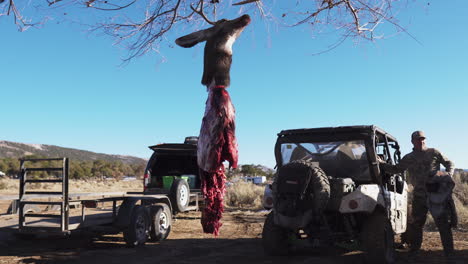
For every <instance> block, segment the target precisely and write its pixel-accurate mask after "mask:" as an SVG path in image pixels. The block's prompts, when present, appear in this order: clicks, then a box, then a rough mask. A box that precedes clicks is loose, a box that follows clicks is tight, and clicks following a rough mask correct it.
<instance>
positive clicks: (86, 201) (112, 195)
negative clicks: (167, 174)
mask: <svg viewBox="0 0 468 264" xmlns="http://www.w3.org/2000/svg"><path fill="white" fill-rule="evenodd" d="M39 161H56V162H60V161H61V162H62V166H61V167H42V168H38V167H34V166H33V167H27V166H26V163H27V162H28V163H29V162H31V163H34V162H39ZM20 163H21V168H20V175H19V177H20V179H19V180H20V184H19V197H18V200H17V201H16V204H17V206H18V222H17V223H18V225H17V226H16V225H11V224H10V225H9V223H6V222H5V223H4V225H2V226H3V227H10V228H17V229H18V232H19V233H20V234H50V235H52V234H59V235H70V234H71V232H72V231H73V230H77V229H83V228H90V229H100V230H102V229H105V230H106V231H108V232H120V231H122V230H124V229H125V228H127V226H128V225H129V223H130V221H131V218H132V213H133V209H134V208H135V206H137V204H138V203H139V202H140V203H141V205H143V206H145V209H147V211H148V212H150V209H151V206H153V205H157V204H161V203H164V204H167V206H168V207H169V208H170V210H171V211H172V206H171V202H170V200H169V198H168V197H167V195H163V194H150V193H144V192H109V193H78V194H70V193H69V182H68V178H69V177H68V176H69V160H68V158H52V159H21V160H20ZM37 171H45V172H50V171H55V172H61V175H60V177H58V178H56V179H34V178H30V177H28V172H37ZM30 183H60V184H62V186H61V187H62V188H61V189H62V190H61V191H60V192H53V191H29V190H28V189H29V188H28V185H29V184H30ZM38 199H39V200H38ZM44 200H47V201H44ZM119 201H121V202H122V203H121V204H120V206H117V202H119ZM103 202H112V211H111V212H109V211H104V212H103V211H98V212H94V214H89V215H87V214H86V210H85V208H96V205H97V204H98V203H103ZM14 205H15V202H13V203H12V206H14ZM26 205H47V206H60V214H52V213H29V212H27V211H25V210H24V209H25V206H26ZM80 206H81V215H78V216H70V207H75V208H78V207H80ZM13 211H14V209H13ZM29 218H34V219H36V220H35V221H29V222H28V221H27V219H29ZM10 222H11V221H10ZM5 225H6V226H5Z"/></svg>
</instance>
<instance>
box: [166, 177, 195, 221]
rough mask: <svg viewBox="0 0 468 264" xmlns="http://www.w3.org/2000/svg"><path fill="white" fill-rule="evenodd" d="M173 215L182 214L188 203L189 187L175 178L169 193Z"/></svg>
mask: <svg viewBox="0 0 468 264" xmlns="http://www.w3.org/2000/svg"><path fill="white" fill-rule="evenodd" d="M169 199H170V200H171V204H172V207H173V210H174V213H178V212H184V211H185V210H186V209H187V207H188V204H189V202H190V187H189V185H188V183H187V181H185V180H183V179H180V178H175V179H174V182H173V183H172V186H171V191H170V193H169Z"/></svg>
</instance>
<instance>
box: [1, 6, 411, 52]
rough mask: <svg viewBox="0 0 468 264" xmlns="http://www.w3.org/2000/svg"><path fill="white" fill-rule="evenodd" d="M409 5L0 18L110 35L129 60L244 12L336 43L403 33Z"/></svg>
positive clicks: (70, 10) (49, 9)
mask: <svg viewBox="0 0 468 264" xmlns="http://www.w3.org/2000/svg"><path fill="white" fill-rule="evenodd" d="M407 5H408V1H407V0H312V1H307V0H287V1H281V0H276V1H274V0H273V1H266V0H229V1H227V0H37V1H33V2H31V1H17V0H0V17H2V16H7V17H8V16H9V17H12V18H13V21H14V23H15V24H16V26H17V27H18V29H19V30H21V31H22V30H26V29H28V28H30V27H38V26H41V25H44V24H45V23H47V21H49V20H56V21H60V20H65V21H71V22H76V23H80V24H84V25H85V26H88V27H89V28H90V30H92V31H96V32H103V33H105V34H107V35H110V36H112V37H113V38H114V39H115V41H116V42H117V43H118V44H121V45H123V46H124V47H125V48H126V49H127V50H128V57H127V60H128V59H132V58H134V57H138V56H141V55H143V54H145V53H147V52H149V51H158V50H159V47H160V45H161V44H162V43H167V44H172V43H173V41H174V40H173V39H168V38H167V36H168V33H169V32H172V31H174V30H182V29H184V30H187V29H190V30H192V31H193V30H198V29H200V28H201V27H203V26H204V25H205V24H206V23H215V21H218V19H219V18H232V17H231V16H238V15H241V14H243V13H248V14H250V15H251V16H253V17H254V19H255V18H257V19H262V20H264V21H267V22H268V23H275V24H278V25H281V26H285V27H295V26H301V25H309V26H311V29H312V30H316V31H321V30H323V29H324V27H327V28H332V29H334V30H336V31H337V32H339V33H338V34H340V36H341V38H340V40H339V41H338V42H337V43H336V44H337V45H338V44H339V43H341V42H342V41H343V40H345V39H346V38H349V37H352V38H363V39H368V40H374V39H378V38H382V37H383V36H384V35H383V33H382V31H379V30H378V29H379V28H380V27H381V25H383V24H387V25H391V26H392V27H393V28H394V29H395V30H396V31H405V29H404V28H403V27H402V26H400V24H399V21H398V20H397V17H396V15H395V14H397V13H398V11H399V10H401V9H402V8H405V7H407ZM90 21H91V22H90ZM212 21H214V22H212Z"/></svg>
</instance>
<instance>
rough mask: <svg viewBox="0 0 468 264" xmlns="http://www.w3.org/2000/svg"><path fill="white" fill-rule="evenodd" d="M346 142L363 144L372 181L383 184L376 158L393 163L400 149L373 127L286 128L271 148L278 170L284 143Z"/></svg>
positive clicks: (399, 155) (383, 133)
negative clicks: (380, 150) (273, 151)
mask: <svg viewBox="0 0 468 264" xmlns="http://www.w3.org/2000/svg"><path fill="white" fill-rule="evenodd" d="M348 140H363V141H364V143H365V147H366V155H367V160H368V161H369V171H370V175H371V178H372V182H375V183H378V184H382V183H383V182H384V181H385V179H382V177H381V175H382V174H381V172H380V168H379V166H378V160H377V155H379V156H380V157H381V158H382V159H384V160H385V161H387V163H390V164H395V163H396V162H398V161H399V160H400V159H401V153H400V146H399V145H398V141H397V140H396V138H395V137H393V136H392V135H390V134H389V133H387V132H385V131H384V130H383V129H381V128H379V127H377V126H374V125H370V126H340V127H322V128H307V129H290V130H283V131H281V132H280V133H278V139H277V141H276V145H275V158H276V164H277V167H278V168H279V167H281V166H282V165H283V160H282V159H283V158H282V155H281V145H282V144H284V143H304V142H329V141H348ZM377 147H381V148H382V152H381V153H377ZM390 148H393V155H392V154H391V153H392V151H391V150H390Z"/></svg>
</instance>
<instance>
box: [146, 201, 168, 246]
mask: <svg viewBox="0 0 468 264" xmlns="http://www.w3.org/2000/svg"><path fill="white" fill-rule="evenodd" d="M151 219H152V221H151V231H150V240H151V241H161V240H164V239H166V238H167V237H168V236H169V233H170V232H171V225H172V212H171V209H169V206H167V204H164V203H162V204H157V205H156V206H153V207H152V208H151Z"/></svg>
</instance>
